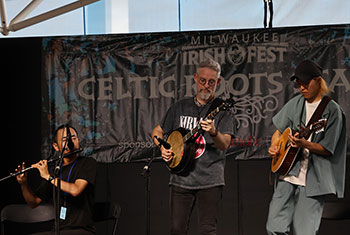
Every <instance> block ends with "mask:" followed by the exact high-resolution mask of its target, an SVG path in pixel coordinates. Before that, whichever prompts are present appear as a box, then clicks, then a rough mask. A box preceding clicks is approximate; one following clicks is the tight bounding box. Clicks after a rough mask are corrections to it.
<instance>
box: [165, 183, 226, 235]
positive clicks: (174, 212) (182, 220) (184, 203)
mask: <svg viewBox="0 0 350 235" xmlns="http://www.w3.org/2000/svg"><path fill="white" fill-rule="evenodd" d="M222 190H223V186H218V187H213V188H208V189H200V190H190V189H184V188H181V187H177V186H171V187H170V210H171V235H184V234H187V232H188V227H189V222H190V217H191V213H192V210H193V208H194V206H195V207H196V211H197V217H198V233H199V234H201V235H204V234H205V235H215V234H216V224H217V216H218V208H219V205H220V201H221V199H222Z"/></svg>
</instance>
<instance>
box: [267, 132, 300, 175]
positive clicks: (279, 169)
mask: <svg viewBox="0 0 350 235" xmlns="http://www.w3.org/2000/svg"><path fill="white" fill-rule="evenodd" d="M289 134H293V133H292V129H290V128H287V129H286V130H285V131H284V132H283V133H282V135H281V138H280V139H279V141H278V144H277V146H278V148H279V154H278V155H277V156H276V157H275V158H273V159H272V165H271V171H272V172H273V173H278V174H279V175H282V176H284V175H287V174H288V172H289V171H290V170H291V169H292V167H293V165H294V162H295V160H296V159H297V156H298V154H299V151H300V148H294V147H292V146H291V144H290V140H289V138H288V135H289Z"/></svg>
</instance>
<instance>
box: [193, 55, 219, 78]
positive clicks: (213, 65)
mask: <svg viewBox="0 0 350 235" xmlns="http://www.w3.org/2000/svg"><path fill="white" fill-rule="evenodd" d="M201 68H209V69H212V70H214V71H216V73H217V77H218V78H219V77H220V74H221V66H220V64H219V63H218V62H216V61H215V60H213V59H210V58H208V59H206V60H204V61H202V62H200V63H199V65H198V67H197V73H198V71H199V69H201Z"/></svg>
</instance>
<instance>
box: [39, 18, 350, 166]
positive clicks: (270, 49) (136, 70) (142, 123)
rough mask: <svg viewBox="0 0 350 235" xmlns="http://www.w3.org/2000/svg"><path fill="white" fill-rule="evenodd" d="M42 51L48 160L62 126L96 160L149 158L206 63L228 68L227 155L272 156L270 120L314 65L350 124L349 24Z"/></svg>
mask: <svg viewBox="0 0 350 235" xmlns="http://www.w3.org/2000/svg"><path fill="white" fill-rule="evenodd" d="M42 46H43V52H42V53H43V68H44V76H42V79H43V80H42V96H43V97H42V107H43V109H42V115H43V116H42V139H43V143H42V152H43V154H46V155H47V154H48V153H49V152H50V151H51V147H50V143H51V142H52V139H53V136H52V135H53V132H54V130H55V128H56V127H57V126H58V125H60V124H65V123H67V122H68V123H71V124H72V125H73V126H74V127H75V128H76V129H77V130H78V133H79V137H80V139H81V144H82V145H83V147H84V154H86V155H91V156H92V157H94V158H95V159H96V160H97V161H100V162H132V161H140V160H145V159H147V158H150V157H151V156H152V154H153V153H154V149H155V148H154V145H153V142H152V138H151V132H152V129H153V128H154V127H155V126H156V125H157V124H158V123H159V122H160V120H161V118H162V117H163V116H164V115H165V113H166V111H167V110H168V108H169V107H170V106H171V105H172V104H173V103H174V102H176V101H177V100H179V99H181V98H184V97H192V96H194V95H195V83H194V80H193V74H194V73H195V72H196V66H197V65H198V64H199V62H200V61H202V60H204V59H206V58H212V59H214V60H216V61H217V62H219V63H220V64H221V66H222V73H221V75H222V79H223V80H222V82H221V83H220V85H219V86H218V88H217V91H216V95H217V96H220V97H222V98H223V99H229V98H232V99H233V100H234V102H235V105H234V107H233V110H232V111H233V113H234V118H235V122H236V126H237V135H236V136H235V137H234V138H233V139H232V143H231V146H230V148H229V149H228V151H227V156H228V157H235V158H236V159H252V158H266V157H268V155H267V148H268V147H269V145H270V138H271V135H272V134H273V133H274V131H275V130H276V129H275V127H274V126H273V124H272V121H271V119H272V117H273V116H274V114H276V113H277V112H278V111H279V110H280V109H281V107H282V106H283V105H284V104H285V103H286V102H287V101H288V100H289V99H291V98H292V97H293V96H295V95H296V94H297V93H298V89H297V88H296V87H295V85H294V83H293V82H291V81H290V77H291V76H292V75H293V72H294V69H295V67H296V65H297V64H298V63H299V62H301V61H302V60H304V59H306V58H309V59H312V60H314V61H316V62H317V63H319V64H320V65H321V66H322V67H323V69H324V70H323V77H324V78H325V80H326V81H327V83H328V84H329V87H330V89H331V94H330V95H331V97H332V98H333V99H334V100H335V101H336V102H338V103H339V104H340V105H341V107H342V108H343V109H344V111H345V113H346V115H347V117H350V105H349V102H348V100H350V56H349V53H350V26H349V25H335V26H318V27H299V28H280V29H278V28H277V29H270V30H266V29H252V30H222V31H221V30H220V31H200V32H174V33H143V34H125V35H99V36H79V37H50V38H44V39H43V43H42ZM347 126H348V127H350V123H349V118H348V120H347ZM347 133H349V132H347ZM348 137H349V136H348ZM349 145H350V144H349V138H348V152H349V151H350V146H349Z"/></svg>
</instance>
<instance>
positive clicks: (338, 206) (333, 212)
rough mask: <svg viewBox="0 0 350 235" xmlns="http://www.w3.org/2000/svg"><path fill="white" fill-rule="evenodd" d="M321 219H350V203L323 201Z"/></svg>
mask: <svg viewBox="0 0 350 235" xmlns="http://www.w3.org/2000/svg"><path fill="white" fill-rule="evenodd" d="M322 219H328V220H348V219H350V204H349V203H343V202H325V204H324V208H323V214H322Z"/></svg>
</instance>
